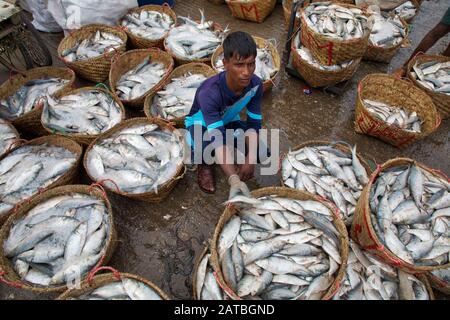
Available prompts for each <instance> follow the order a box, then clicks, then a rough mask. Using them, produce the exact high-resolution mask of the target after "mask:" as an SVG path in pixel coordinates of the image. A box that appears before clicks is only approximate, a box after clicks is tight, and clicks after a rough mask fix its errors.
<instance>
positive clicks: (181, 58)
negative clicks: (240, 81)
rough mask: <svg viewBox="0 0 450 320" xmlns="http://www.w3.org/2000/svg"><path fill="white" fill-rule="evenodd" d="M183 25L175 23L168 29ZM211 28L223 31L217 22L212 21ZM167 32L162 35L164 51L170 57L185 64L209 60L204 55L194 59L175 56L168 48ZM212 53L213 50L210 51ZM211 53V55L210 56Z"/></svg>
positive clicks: (209, 58)
mask: <svg viewBox="0 0 450 320" xmlns="http://www.w3.org/2000/svg"><path fill="white" fill-rule="evenodd" d="M195 21H197V22H198V21H199V20H195ZM182 25H184V23H177V24H176V25H175V26H173V27H172V29H171V30H170V31H172V30H173V29H176V28H178V27H180V26H182ZM213 30H214V31H222V32H223V31H224V29H223V27H222V26H221V25H220V24H219V23H217V22H215V21H214V22H213ZM169 33H170V32H169ZM169 33H167V35H166V36H165V37H164V43H163V44H164V51H166V52H167V53H168V54H170V55H171V56H172V58H173V59H174V60H175V61H177V62H178V63H181V64H187V63H190V62H200V63H201V62H203V63H207V62H209V61H210V60H211V57H206V58H202V59H196V60H190V59H186V58H185V57H179V56H177V55H176V54H175V53H174V52H173V51H172V50H170V47H169V45H168V44H167V39H168V38H169ZM219 46H220V45H219ZM212 54H214V52H213V53H212ZM212 54H211V56H212Z"/></svg>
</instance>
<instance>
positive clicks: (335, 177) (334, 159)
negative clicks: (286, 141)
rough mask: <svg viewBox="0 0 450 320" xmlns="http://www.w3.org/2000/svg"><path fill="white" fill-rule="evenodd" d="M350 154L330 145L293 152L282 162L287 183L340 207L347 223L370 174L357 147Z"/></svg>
mask: <svg viewBox="0 0 450 320" xmlns="http://www.w3.org/2000/svg"><path fill="white" fill-rule="evenodd" d="M351 149H352V153H351V154H347V153H345V152H342V151H340V150H338V149H337V148H335V147H334V145H333V144H330V145H322V146H320V145H318V146H308V147H304V148H301V149H299V150H295V151H289V152H288V154H287V155H286V157H285V158H284V160H283V161H282V163H281V176H282V179H283V182H284V184H285V185H286V186H288V187H290V188H295V189H298V190H303V191H307V192H309V193H312V194H318V195H320V196H322V197H324V198H327V199H330V200H331V201H333V202H334V204H335V205H336V206H337V207H338V208H339V211H340V212H341V214H342V217H343V220H344V222H345V224H346V225H350V224H351V223H352V221H353V214H354V212H355V207H356V204H357V202H358V199H359V197H360V195H361V191H362V189H363V188H364V186H365V185H366V184H367V182H368V181H369V179H368V173H367V172H366V169H365V168H364V166H363V165H362V164H361V161H360V160H359V159H358V157H357V155H356V146H355V147H353V148H351Z"/></svg>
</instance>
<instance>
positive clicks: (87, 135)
mask: <svg viewBox="0 0 450 320" xmlns="http://www.w3.org/2000/svg"><path fill="white" fill-rule="evenodd" d="M91 90H95V91H100V92H103V93H104V94H106V95H109V96H110V97H111V98H112V99H113V100H114V101H115V102H116V104H117V105H118V107H119V109H120V111H121V113H122V116H121V120H120V122H122V121H123V120H125V117H126V111H125V108H124V106H123V104H122V102H121V101H120V99H119V98H118V97H117V96H116V95H115V94H113V93H112V92H111V91H109V90H106V89H103V88H100V87H95V86H90V87H81V88H75V89H72V90H70V91H68V92H65V93H63V94H59V95H57V97H58V99H60V98H62V97H65V96H68V95H71V94H75V93H78V92H82V91H91ZM43 117H44V113H43V112H42V114H41V117H40V119H41V125H42V127H43V128H44V129H45V130H46V131H47V132H48V133H49V134H56V135H60V136H63V137H68V138H94V137H97V136H98V135H100V134H101V133H100V134H94V135H92V134H85V133H64V132H61V131H57V130H54V129H50V128H48V127H47V126H46V125H45V124H44V121H43ZM120 122H119V123H120ZM116 125H117V124H116ZM113 127H114V126H113ZM113 127H112V128H113Z"/></svg>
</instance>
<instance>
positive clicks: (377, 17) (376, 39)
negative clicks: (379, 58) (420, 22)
mask: <svg viewBox="0 0 450 320" xmlns="http://www.w3.org/2000/svg"><path fill="white" fill-rule="evenodd" d="M372 16H373V17H374V24H373V27H372V30H371V32H370V36H369V43H370V44H371V45H373V46H377V47H385V48H389V47H393V46H396V45H398V44H399V43H401V42H402V41H403V39H404V38H405V37H406V30H405V29H406V28H405V26H404V25H403V24H402V22H401V20H400V18H399V16H394V17H390V16H387V15H386V14H384V13H377V12H373V13H372Z"/></svg>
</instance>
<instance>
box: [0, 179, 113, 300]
mask: <svg viewBox="0 0 450 320" xmlns="http://www.w3.org/2000/svg"><path fill="white" fill-rule="evenodd" d="M72 189H74V190H72ZM49 193H55V194H54V195H52V196H50V197H47V196H48V194H49ZM69 193H82V194H89V195H90V196H92V197H95V198H98V199H101V200H102V201H104V203H105V207H106V208H107V212H108V220H109V223H110V232H109V236H108V239H107V242H106V245H105V248H107V247H108V246H109V247H110V248H111V247H112V241H113V239H114V236H115V235H114V234H115V231H114V217H113V209H112V205H111V202H110V201H109V199H108V196H107V195H106V194H103V193H102V191H101V190H100V189H97V188H91V186H89V185H84V184H68V185H63V186H59V187H55V188H48V189H46V190H45V191H43V192H42V193H37V194H35V195H33V196H32V197H31V198H30V199H29V200H28V202H27V203H26V204H25V205H24V206H23V207H19V208H18V210H16V211H15V212H13V213H12V214H11V215H10V216H9V217H8V219H7V220H6V222H5V223H4V224H3V225H2V226H1V228H0V238H1V239H5V240H6V239H7V237H6V235H7V234H9V232H10V230H11V227H12V226H13V223H14V222H15V221H17V220H18V219H21V218H22V217H24V216H26V215H27V214H28V212H29V211H30V210H31V209H33V208H34V207H36V206H37V205H39V204H40V203H42V202H45V201H47V200H49V199H52V198H54V197H57V196H58V195H62V194H69ZM107 251H108V250H106V251H105V255H106V252H107ZM0 256H1V260H3V261H5V262H6V263H8V264H9V268H10V269H11V270H13V272H14V276H17V277H18V278H20V277H19V275H18V274H17V273H16V272H15V270H14V268H13V267H12V265H11V259H9V258H7V257H6V256H5V255H4V249H3V245H2V246H1V248H0ZM1 260H0V261H1ZM3 271H6V270H3ZM87 276H88V273H86V274H85V277H87ZM19 283H20V285H21V286H22V288H24V289H27V290H31V291H37V292H60V291H62V290H64V289H65V288H67V285H58V286H54V287H44V286H39V285H36V284H32V283H30V282H26V281H23V280H20V281H19Z"/></svg>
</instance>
